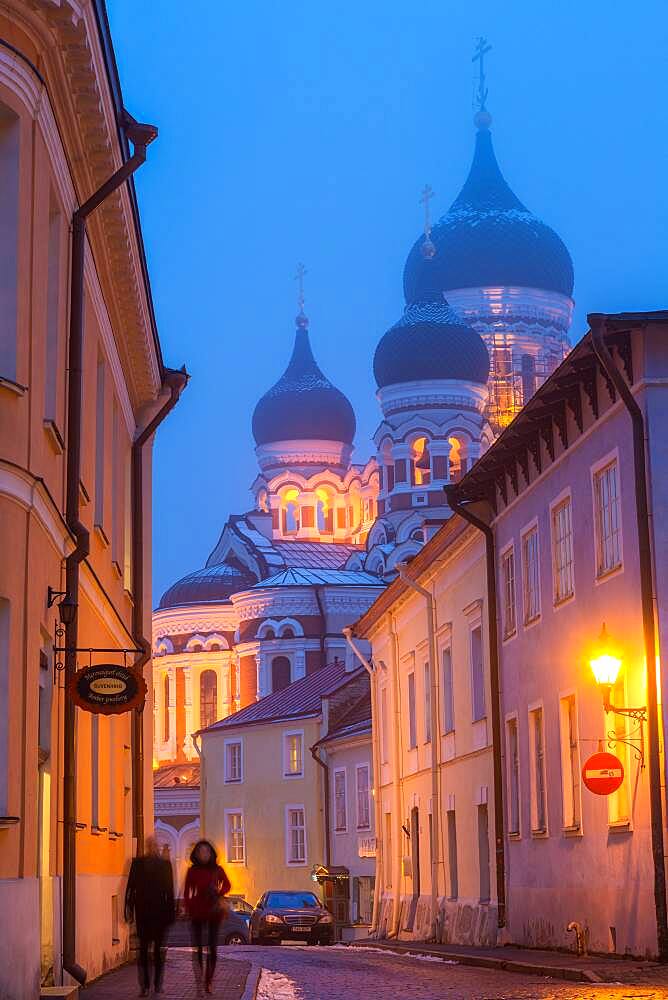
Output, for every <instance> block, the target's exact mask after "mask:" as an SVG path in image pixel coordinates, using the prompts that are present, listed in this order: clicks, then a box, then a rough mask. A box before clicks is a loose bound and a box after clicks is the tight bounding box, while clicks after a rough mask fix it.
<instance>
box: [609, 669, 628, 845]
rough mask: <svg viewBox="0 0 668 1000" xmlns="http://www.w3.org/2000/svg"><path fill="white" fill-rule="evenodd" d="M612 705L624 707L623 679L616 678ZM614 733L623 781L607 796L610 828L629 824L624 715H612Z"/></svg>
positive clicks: (614, 749) (626, 729) (614, 750)
mask: <svg viewBox="0 0 668 1000" xmlns="http://www.w3.org/2000/svg"><path fill="white" fill-rule="evenodd" d="M610 700H611V701H612V704H613V705H626V704H628V702H627V700H626V684H625V682H624V678H623V677H618V678H617V682H616V684H615V686H614V687H613V689H612V697H611V699H610ZM613 718H614V733H615V736H616V738H617V742H615V743H613V747H612V752H613V753H614V754H615V756H617V757H619V759H620V760H621V762H622V766H623V768H624V781H623V782H622V784H621V785H620V786H619V788H618V789H617V791H616V792H613V793H612V795H608V796H607V800H608V822H609V823H610V825H611V826H615V825H617V826H625V825H627V824H629V823H630V819H631V813H630V804H629V803H630V795H629V791H630V788H629V785H630V773H629V772H630V768H629V753H628V744H627V743H624V742H623V741H624V740H628V738H629V727H628V725H627V722H628V720H627V718H626V717H625V716H624V715H614V716H613Z"/></svg>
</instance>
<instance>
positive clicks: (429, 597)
mask: <svg viewBox="0 0 668 1000" xmlns="http://www.w3.org/2000/svg"><path fill="white" fill-rule="evenodd" d="M397 569H398V570H399V576H400V577H401V580H402V581H403V583H405V584H406V586H407V587H410V589H411V590H414V591H415V593H416V594H420V596H421V597H424V599H425V601H426V602H427V633H428V636H429V661H430V666H429V684H430V687H431V694H430V699H429V709H430V715H431V719H430V720H429V721H430V726H431V823H432V837H431V847H432V854H431V936H432V939H433V940H434V941H438V939H439V933H438V869H439V865H440V863H441V861H440V844H441V794H440V776H439V764H440V760H439V757H440V754H439V752H438V745H439V742H440V731H439V724H438V721H439V711H438V677H437V671H438V658H437V655H436V604H435V601H434V595H433V594H432V593H431V591H430V590H427V589H426V588H425V587H422V586H421V585H420V584H419V583H417V582H416V581H415V580H412V579H411V578H410V577H409V576H408V573H407V572H406V564H405V563H398V564H397Z"/></svg>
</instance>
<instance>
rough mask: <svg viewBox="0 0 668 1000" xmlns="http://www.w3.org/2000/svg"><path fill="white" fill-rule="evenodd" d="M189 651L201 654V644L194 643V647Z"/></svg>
mask: <svg viewBox="0 0 668 1000" xmlns="http://www.w3.org/2000/svg"><path fill="white" fill-rule="evenodd" d="M191 649H192V652H193V653H201V652H202V643H201V642H196V643H195V645H194V646H192V647H191Z"/></svg>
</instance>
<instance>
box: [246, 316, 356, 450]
mask: <svg viewBox="0 0 668 1000" xmlns="http://www.w3.org/2000/svg"><path fill="white" fill-rule="evenodd" d="M253 437H254V438H255V443H256V444H258V445H263V444H270V443H271V442H274V441H340V442H342V443H343V444H352V443H353V438H354V437H355V414H354V413H353V408H352V406H351V405H350V403H349V401H348V399H347V398H346V397H345V396H344V395H343V393H342V392H341V391H340V390H339V389H337V388H336V386H334V385H332V383H331V382H330V381H329V379H328V378H327V377H326V376H325V375H323V373H322V372H321V371H320V368H319V367H318V364H317V362H316V360H315V358H314V357H313V351H312V350H311V344H310V341H309V336H308V319H307V318H306V316H305V315H304V313H303V312H300V313H299V315H298V316H297V331H296V334H295V346H294V349H293V351H292V357H291V358H290V363H289V364H288V367H287V368H286V369H285V371H284V372H283V374H282V375H281V377H280V379H279V380H278V382H277V383H276V385H274V386H273V387H272V388H271V389H270V390H269V392H266V393H265V394H264V396H263V397H262V399H261V400H260V401H259V403H258V404H257V406H256V407H255V412H254V413H253Z"/></svg>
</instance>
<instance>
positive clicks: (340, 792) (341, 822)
mask: <svg viewBox="0 0 668 1000" xmlns="http://www.w3.org/2000/svg"><path fill="white" fill-rule="evenodd" d="M334 829H335V830H336V832H337V833H345V832H346V830H347V829H348V802H347V796H346V771H345V768H338V769H337V770H336V771H334Z"/></svg>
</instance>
